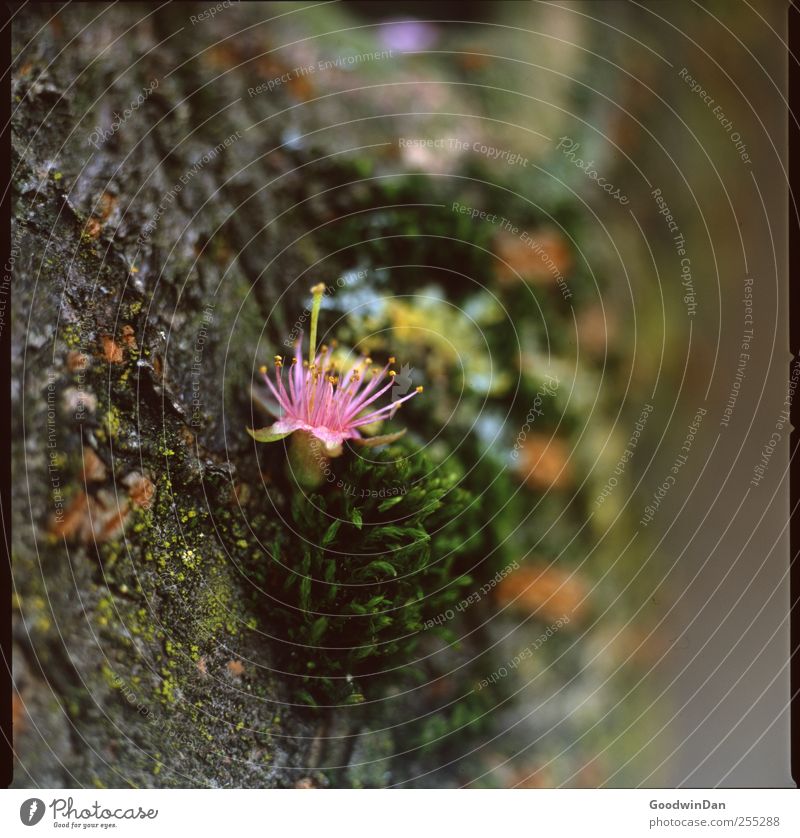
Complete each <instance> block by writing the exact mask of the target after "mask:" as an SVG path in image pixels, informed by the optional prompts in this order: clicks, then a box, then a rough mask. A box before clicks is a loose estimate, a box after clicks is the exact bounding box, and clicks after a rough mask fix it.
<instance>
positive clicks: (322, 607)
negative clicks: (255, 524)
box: [251, 446, 472, 704]
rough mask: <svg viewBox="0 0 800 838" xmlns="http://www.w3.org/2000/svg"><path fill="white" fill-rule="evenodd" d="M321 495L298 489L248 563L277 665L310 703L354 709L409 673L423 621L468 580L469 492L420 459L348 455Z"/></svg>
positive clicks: (396, 450)
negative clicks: (263, 548)
mask: <svg viewBox="0 0 800 838" xmlns="http://www.w3.org/2000/svg"><path fill="white" fill-rule="evenodd" d="M334 463H335V466H336V467H337V468H339V463H341V467H340V468H341V471H339V472H338V474H336V475H334V474H333V472H331V476H333V478H334V479H333V480H330V479H329V481H328V482H327V484H326V486H325V487H324V488H323V489H322V490H321V491H319V492H316V493H314V494H311V495H304V494H302V493H301V492H295V493H294V494H293V499H292V501H291V503H290V504H288V507H289V508H288V509H287V510H286V520H285V525H284V526H281V527H277V526H274V525H273V528H272V529H273V532H274V535H273V536H272V538H271V542H270V543H269V544H268V546H269V548H270V549H269V555H268V556H260V557H259V561H258V563H257V564H256V565H255V566H251V570H252V576H253V577H254V581H255V582H256V583H257V585H258V588H259V589H260V591H261V592H260V593H259V594H258V595H257V602H256V603H255V606H256V608H258V610H259V612H260V613H261V615H262V619H263V622H264V623H265V624H266V626H267V627H268V630H269V632H270V634H271V635H273V636H274V637H275V640H276V642H275V650H276V653H277V666H278V668H279V669H281V670H283V671H285V672H287V673H289V674H291V675H294V676H297V677H296V678H295V679H293V680H294V682H295V687H296V688H295V691H294V692H295V695H296V697H298V698H300V699H301V700H303V701H305V702H306V703H309V704H316V703H321V702H335V703H338V702H344V703H358V702H360V701H363V700H364V698H365V696H366V697H369V696H376V695H379V694H381V693H382V692H383V690H384V689H385V688H386V687H387V686H388V685H389V684H391V683H394V682H396V681H397V680H398V679H399V678H400V677H402V675H403V674H404V671H405V669H406V667H408V666H412V665H413V658H414V649H415V647H416V645H417V640H418V635H419V632H420V630H421V629H422V626H423V623H424V622H425V620H427V619H429V618H430V617H432V616H435V615H436V614H437V613H439V612H440V611H442V610H443V609H446V608H447V607H448V606H449V605H451V604H452V603H453V602H455V601H457V599H458V598H459V591H460V590H461V588H462V587H463V586H464V585H468V584H470V583H471V581H472V580H471V579H470V577H469V576H468V575H466V574H465V573H463V572H462V570H461V567H462V564H461V560H462V558H463V555H464V553H465V551H466V550H467V549H468V545H469V542H470V538H469V533H467V532H465V527H464V523H463V518H462V516H461V513H463V511H464V509H465V508H466V507H467V506H468V505H469V501H470V499H471V495H470V494H469V493H468V492H467V491H465V490H464V489H462V488H459V487H458V486H457V485H456V483H457V478H456V476H455V475H442V474H441V473H440V470H439V469H437V468H436V467H434V465H433V464H432V463H431V461H430V460H429V459H428V458H427V457H426V456H424V455H422V454H420V453H411V451H410V449H408V448H406V447H401V446H394V447H392V448H391V449H389V450H387V451H385V452H383V453H381V454H377V455H372V457H371V459H370V462H366V461H365V460H362V459H361V458H359V457H356V456H353V455H347V456H346V457H345V458H342V459H341V460H336V461H334Z"/></svg>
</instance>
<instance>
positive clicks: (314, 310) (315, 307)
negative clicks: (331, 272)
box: [308, 282, 325, 367]
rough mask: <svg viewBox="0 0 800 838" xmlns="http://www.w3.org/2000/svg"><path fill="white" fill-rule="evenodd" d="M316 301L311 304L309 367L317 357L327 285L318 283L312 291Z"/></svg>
mask: <svg viewBox="0 0 800 838" xmlns="http://www.w3.org/2000/svg"><path fill="white" fill-rule="evenodd" d="M311 293H312V294H313V295H314V301H313V302H312V303H311V336H310V338H309V342H308V365H309V367H310V366H311V365H312V364H313V363H314V358H315V357H316V355H317V321H318V320H319V308H320V306H321V305H322V296H323V294H324V293H325V285H324V284H323V283H321V282H320V283H318V284H317V285H315V286H314V287H313V288H312V289H311Z"/></svg>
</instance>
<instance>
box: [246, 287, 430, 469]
mask: <svg viewBox="0 0 800 838" xmlns="http://www.w3.org/2000/svg"><path fill="white" fill-rule="evenodd" d="M311 292H312V294H313V295H314V302H313V304H312V308H311V338H310V346H309V356H308V360H307V361H304V360H303V356H302V349H301V344H302V337H301V338H300V339H298V341H297V344H296V346H295V355H294V357H293V358H292V362H291V365H290V368H289V370H288V372H287V373H286V374H284V363H283V358H282V357H281V356H280V355H276V356H275V380H274V382H273V381H272V379H270V377H269V376H268V375H267V368H266V367H262V368H261V372H262V373H263V374H264V380H265V381H266V383H267V387H268V388H269V390H270V392H271V393H272V395H273V396H274V397H275V400H276V401H277V403H278V405H279V406H280V410H281V417H280V418H279V419H278V421H277V422H275V423H273V424H272V425H270V426H269V427H267V428H262V429H261V430H258V431H254V430H251V429H250V428H248V429H247V430H248V433H249V434H250V435H251V436H252V437H253V439H255V440H256V441H258V442H275V441H277V440H279V439H283V438H284V437H287V436H289V434H292V433H294V432H295V431H305V432H307V433H309V434H311V435H313V436H314V437H316V438H317V439H318V440H320V441H321V442H322V443H324V445H325V451H326V453H327V454H328V455H329V456H336V455H337V454H340V453H341V450H342V443H343V442H344V441H345V440H346V439H352V440H353V441H354V442H357V443H359V444H361V445H369V446H374V445H381V444H384V443H387V442H392V441H394V440H395V439H398V438H399V437H400V436H402V435H403V433H405V431H400V432H398V433H393V434H386V435H384V436H379V437H372V438H365V437H363V436H362V434H361V431H360V430H359V429H360V428H364V427H365V426H367V425H371V424H373V423H374V422H377V421H379V420H382V419H389V418H391V417H392V416H393V415H394V412H395V411H396V410H397V408H398V407H399V405H401V404H402V403H403V402H406V401H408V400H409V399H411V398H413V397H414V396H416V395H417V393H421V392H422V387H417V388H416V389H415V390H413V391H412V392H411V393H409V394H408V395H406V396H403V397H402V398H399V399H396V400H395V401H391V402H389V404H386V405H384V406H383V407H378V408H374V407H373V405H374V403H375V402H376V401H377V400H378V399H379V398H380V397H381V396H382V395H383V394H384V393H385V392H386V391H387V390H389V389H390V388H392V387H393V386H394V378H395V375H396V374H397V373H396V372H395V371H394V370H392V369H390V366H391V364H393V363H394V358H390V359H389V363H388V364H386V366H385V367H384V368H383V369H379V368H377V367H372V366H371V364H372V359H371V358H367V357H364V356H362V357H361V358H360V359H359V361H358V363H357V364H355V365H354V366H353V367H351V368H350V369H349V370H348V371H347V372H346V373H345V374H343V375H340V373H339V371H338V370H337V369H336V368H335V366H334V364H333V363H332V357H331V356H332V352H331V351H330V349H329V348H328V347H326V346H323V347H322V349H321V351H320V352H319V353H316V337H317V320H318V318H319V308H320V305H321V303H322V296H323V294H324V292H325V286H324V285H321V284H320V285H316V286H314V288H312V289H311ZM284 379H285V380H284Z"/></svg>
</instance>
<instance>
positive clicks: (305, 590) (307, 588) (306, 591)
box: [300, 576, 311, 611]
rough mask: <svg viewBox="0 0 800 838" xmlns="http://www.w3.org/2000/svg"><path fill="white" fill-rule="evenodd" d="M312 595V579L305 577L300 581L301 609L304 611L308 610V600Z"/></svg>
mask: <svg viewBox="0 0 800 838" xmlns="http://www.w3.org/2000/svg"><path fill="white" fill-rule="evenodd" d="M310 595H311V577H310V576H304V577H303V578H302V579H301V580H300V607H301V608H302V609H303V610H304V611H307V610H308V599H309V596H310Z"/></svg>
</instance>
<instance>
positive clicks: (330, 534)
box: [322, 520, 342, 547]
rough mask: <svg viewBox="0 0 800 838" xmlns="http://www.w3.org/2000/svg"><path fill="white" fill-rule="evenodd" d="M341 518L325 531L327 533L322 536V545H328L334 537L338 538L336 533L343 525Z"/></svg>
mask: <svg viewBox="0 0 800 838" xmlns="http://www.w3.org/2000/svg"><path fill="white" fill-rule="evenodd" d="M341 524H342V522H341V520H337V521H334V522H333V523H332V524H331V525H330V526H329V527H328V529H327V531H326V532H325V535H323V536H322V546H323V547H327V546H328V545H329V544H330V543H331V542H332V541H333V539H334V538H336V533H337V532H338V531H339V527H340V526H341Z"/></svg>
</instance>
